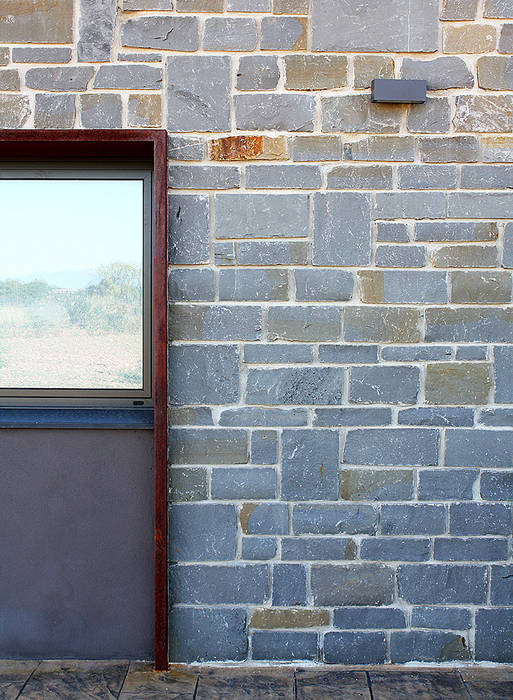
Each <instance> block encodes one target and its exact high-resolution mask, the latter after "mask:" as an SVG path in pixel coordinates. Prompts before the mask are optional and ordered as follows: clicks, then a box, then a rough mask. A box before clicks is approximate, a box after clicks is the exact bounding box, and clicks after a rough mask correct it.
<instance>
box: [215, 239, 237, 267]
mask: <svg viewBox="0 0 513 700" xmlns="http://www.w3.org/2000/svg"><path fill="white" fill-rule="evenodd" d="M214 263H215V265H216V266H217V267H225V266H229V265H235V243H233V241H215V242H214Z"/></svg>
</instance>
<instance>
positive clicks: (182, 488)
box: [169, 467, 208, 503]
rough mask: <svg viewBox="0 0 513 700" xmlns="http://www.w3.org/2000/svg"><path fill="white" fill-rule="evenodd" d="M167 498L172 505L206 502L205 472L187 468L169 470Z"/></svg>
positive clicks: (206, 485)
mask: <svg viewBox="0 0 513 700" xmlns="http://www.w3.org/2000/svg"><path fill="white" fill-rule="evenodd" d="M169 498H170V500H171V502H172V503H180V502H182V501H206V500H207V499H208V483H207V470H206V469H194V468H188V467H187V468H185V469H177V468H173V469H170V470H169Z"/></svg>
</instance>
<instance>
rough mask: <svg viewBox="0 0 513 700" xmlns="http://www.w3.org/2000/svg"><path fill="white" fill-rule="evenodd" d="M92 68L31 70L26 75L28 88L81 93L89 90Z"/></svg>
mask: <svg viewBox="0 0 513 700" xmlns="http://www.w3.org/2000/svg"><path fill="white" fill-rule="evenodd" d="M93 74H94V69H93V68H92V66H80V67H74V68H72V67H69V68H29V69H28V71H27V72H26V74H25V83H26V85H27V87H30V88H33V89H34V90H48V91H49V92H75V91H76V92H80V91H84V90H86V89H87V86H88V83H89V81H90V80H91V78H92V77H93Z"/></svg>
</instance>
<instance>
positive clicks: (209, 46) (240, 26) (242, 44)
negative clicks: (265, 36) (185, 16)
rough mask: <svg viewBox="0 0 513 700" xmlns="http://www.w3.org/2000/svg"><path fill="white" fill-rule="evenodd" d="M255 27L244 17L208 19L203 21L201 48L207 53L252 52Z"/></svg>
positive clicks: (256, 37)
mask: <svg viewBox="0 0 513 700" xmlns="http://www.w3.org/2000/svg"><path fill="white" fill-rule="evenodd" d="M257 42H258V34H257V25H256V22H255V20H254V19H249V18H246V17H210V18H209V19H207V20H205V27H204V30H203V48H204V49H206V50H209V51H254V49H256V46H257Z"/></svg>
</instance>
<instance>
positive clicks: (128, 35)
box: [121, 16, 208, 106]
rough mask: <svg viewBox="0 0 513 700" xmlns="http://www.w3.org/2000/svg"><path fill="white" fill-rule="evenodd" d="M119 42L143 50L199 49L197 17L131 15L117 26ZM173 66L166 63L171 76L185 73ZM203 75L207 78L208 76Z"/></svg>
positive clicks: (173, 64)
mask: <svg viewBox="0 0 513 700" xmlns="http://www.w3.org/2000/svg"><path fill="white" fill-rule="evenodd" d="M121 44H122V45H123V46H134V47H141V48H145V49H165V50H167V51H197V50H198V48H199V29H198V19H197V18H196V17H169V16H161V17H135V18H132V19H129V20H127V21H126V22H125V23H124V24H123V25H122V26H121ZM174 58H175V57H174ZM176 67H177V64H176V63H174V62H173V61H172V62H171V65H170V75H171V76H172V78H176V77H178V76H179V77H182V76H184V75H187V73H185V74H184V73H182V72H181V71H174V70H173V68H176ZM205 78H206V79H207V80H208V76H205ZM198 106H199V105H198Z"/></svg>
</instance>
